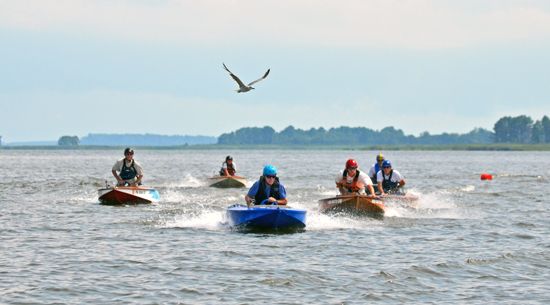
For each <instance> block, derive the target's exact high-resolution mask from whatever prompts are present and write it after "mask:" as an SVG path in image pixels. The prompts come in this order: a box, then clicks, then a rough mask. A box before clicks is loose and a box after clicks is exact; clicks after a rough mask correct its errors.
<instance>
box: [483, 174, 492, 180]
mask: <svg viewBox="0 0 550 305" xmlns="http://www.w3.org/2000/svg"><path fill="white" fill-rule="evenodd" d="M481 180H493V175H491V174H487V173H483V174H481Z"/></svg>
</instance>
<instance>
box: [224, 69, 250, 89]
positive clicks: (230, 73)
mask: <svg viewBox="0 0 550 305" xmlns="http://www.w3.org/2000/svg"><path fill="white" fill-rule="evenodd" d="M223 68H224V69H225V71H227V72H229V75H231V77H232V78H233V79H234V80H235V81H236V82H237V84H239V87H246V86H245V85H244V83H243V82H242V81H241V80H240V79H239V78H238V77H237V76H236V75H235V74H233V72H231V71H229V69H227V67H226V66H225V64H223Z"/></svg>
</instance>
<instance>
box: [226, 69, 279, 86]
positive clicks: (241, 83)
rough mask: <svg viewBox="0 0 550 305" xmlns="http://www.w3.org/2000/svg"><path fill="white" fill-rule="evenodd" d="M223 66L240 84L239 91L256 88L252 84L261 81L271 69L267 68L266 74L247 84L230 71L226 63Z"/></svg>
mask: <svg viewBox="0 0 550 305" xmlns="http://www.w3.org/2000/svg"><path fill="white" fill-rule="evenodd" d="M223 67H224V69H225V70H226V71H227V72H229V75H231V77H232V78H233V79H234V80H235V81H236V82H237V84H239V89H238V90H237V92H238V93H241V92H247V91H250V90H252V89H255V88H254V87H252V85H254V84H255V83H257V82H259V81H261V80H262V79H264V78H266V77H267V75H268V74H269V70H271V69H267V72H265V74H264V76H262V77H260V78H258V79H257V80H255V81H253V82H251V83H249V84H248V85H245V84H244V83H243V82H242V81H241V80H240V79H239V78H238V77H237V76H236V75H235V74H233V73H232V72H231V71H229V69H227V67H226V66H225V64H223Z"/></svg>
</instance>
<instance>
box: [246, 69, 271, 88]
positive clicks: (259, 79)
mask: <svg viewBox="0 0 550 305" xmlns="http://www.w3.org/2000/svg"><path fill="white" fill-rule="evenodd" d="M270 70H271V69H267V72H265V74H264V76H262V77H260V78H258V79H257V80H255V81H253V82H251V83H250V84H248V85H249V86H252V85H254V84H255V83H257V82H259V81H261V80H262V79H264V78H266V77H267V75H268V74H269V71H270Z"/></svg>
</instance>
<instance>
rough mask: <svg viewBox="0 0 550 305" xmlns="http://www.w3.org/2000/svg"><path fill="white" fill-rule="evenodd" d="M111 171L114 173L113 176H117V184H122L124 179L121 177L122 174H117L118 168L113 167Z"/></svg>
mask: <svg viewBox="0 0 550 305" xmlns="http://www.w3.org/2000/svg"><path fill="white" fill-rule="evenodd" d="M111 172H112V173H113V176H114V177H115V179H116V182H117V184H121V183H122V182H123V181H124V180H122V178H120V176H119V175H118V174H117V172H116V170H114V169H113V170H112V171H111Z"/></svg>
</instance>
